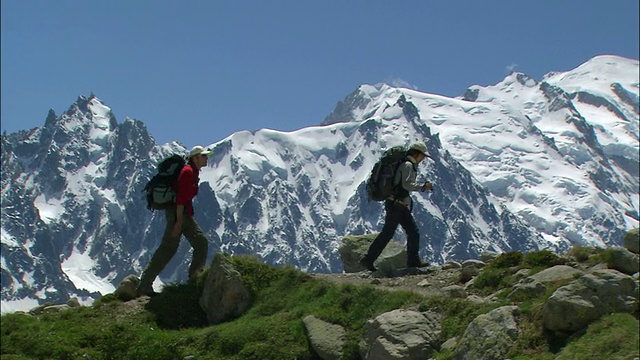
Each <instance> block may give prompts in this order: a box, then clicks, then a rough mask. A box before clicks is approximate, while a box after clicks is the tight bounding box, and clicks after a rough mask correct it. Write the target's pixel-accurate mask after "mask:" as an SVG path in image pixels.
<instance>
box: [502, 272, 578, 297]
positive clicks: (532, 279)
mask: <svg viewBox="0 0 640 360" xmlns="http://www.w3.org/2000/svg"><path fill="white" fill-rule="evenodd" d="M582 274H584V273H583V272H582V271H580V270H578V269H574V268H572V267H571V266H567V265H556V266H553V267H550V268H548V269H544V270H542V271H540V272H539V273H537V274H534V275H531V276H529V277H526V278H524V279H522V280H521V281H520V282H519V283H517V284H516V285H514V286H513V290H512V291H511V293H509V295H508V296H507V297H508V298H509V299H511V300H519V299H523V298H529V297H535V296H538V295H542V294H544V292H545V291H547V286H546V284H549V283H554V282H558V281H566V280H574V279H576V278H578V277H580V276H582Z"/></svg>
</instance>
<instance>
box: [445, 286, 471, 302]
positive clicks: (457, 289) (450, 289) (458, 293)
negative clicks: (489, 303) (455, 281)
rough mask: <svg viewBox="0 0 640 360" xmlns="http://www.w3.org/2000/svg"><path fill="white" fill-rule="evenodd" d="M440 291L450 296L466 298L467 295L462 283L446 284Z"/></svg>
mask: <svg viewBox="0 0 640 360" xmlns="http://www.w3.org/2000/svg"><path fill="white" fill-rule="evenodd" d="M440 291H442V293H444V294H445V296H447V297H450V298H456V299H464V298H466V297H467V291H466V290H465V289H464V287H462V286H460V285H449V286H445V287H443V288H442V289H440Z"/></svg>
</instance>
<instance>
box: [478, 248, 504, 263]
mask: <svg viewBox="0 0 640 360" xmlns="http://www.w3.org/2000/svg"><path fill="white" fill-rule="evenodd" d="M498 255H500V254H499V253H498V252H495V251H491V250H485V251H483V252H482V254H480V260H481V261H484V262H485V263H488V262H490V261H491V260H493V259H495V258H497V257H498Z"/></svg>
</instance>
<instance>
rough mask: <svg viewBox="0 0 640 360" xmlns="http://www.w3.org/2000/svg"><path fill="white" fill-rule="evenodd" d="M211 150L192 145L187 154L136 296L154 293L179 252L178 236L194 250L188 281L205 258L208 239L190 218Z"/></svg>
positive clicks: (200, 266) (197, 270)
mask: <svg viewBox="0 0 640 360" xmlns="http://www.w3.org/2000/svg"><path fill="white" fill-rule="evenodd" d="M209 155H211V151H210V150H207V149H205V148H203V147H202V146H195V147H194V148H193V149H192V150H191V152H190V153H189V157H188V159H187V160H188V163H187V165H185V166H184V167H183V168H182V170H181V171H180V174H179V175H178V179H177V181H176V183H175V184H174V189H175V191H176V194H177V196H176V204H175V206H172V207H169V208H168V209H167V210H165V217H166V220H167V224H166V227H165V229H164V235H163V236H162V242H161V243H160V246H159V247H158V249H157V250H156V252H155V253H154V254H153V257H151V261H149V264H148V265H147V267H146V269H145V270H144V272H143V273H142V278H141V279H140V284H139V285H138V289H137V294H138V296H142V295H147V296H152V295H154V294H155V292H154V291H153V287H152V285H153V281H154V280H155V279H156V277H157V276H158V274H160V272H161V271H162V270H163V269H164V267H165V266H167V264H168V263H169V261H170V260H171V258H173V256H174V255H175V254H176V251H178V245H180V237H181V235H184V236H185V237H186V238H187V240H188V241H189V244H191V247H192V248H193V259H192V260H191V266H189V279H191V278H193V277H194V276H195V275H196V274H197V273H198V272H200V271H201V270H202V269H203V268H204V265H205V262H206V259H207V250H208V243H207V238H206V237H205V235H204V232H202V229H200V226H198V224H197V223H196V222H195V220H194V219H193V213H194V211H193V202H192V201H193V198H194V197H195V196H196V194H198V181H199V180H200V179H199V177H198V176H199V174H200V169H201V168H202V167H204V166H207V157H208V156H209Z"/></svg>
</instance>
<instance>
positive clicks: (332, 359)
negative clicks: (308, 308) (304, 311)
mask: <svg viewBox="0 0 640 360" xmlns="http://www.w3.org/2000/svg"><path fill="white" fill-rule="evenodd" d="M302 322H303V323H304V328H305V330H306V333H307V337H308V338H309V343H310V344H311V347H312V348H313V350H314V351H315V352H316V354H318V356H319V357H320V358H321V359H322V360H340V359H342V355H343V353H342V348H343V347H344V343H345V338H346V331H345V330H344V328H343V327H342V326H340V325H335V324H331V323H328V322H326V321H322V320H320V319H318V318H316V317H315V316H313V315H309V316H306V317H305V318H304V319H303V320H302Z"/></svg>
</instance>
